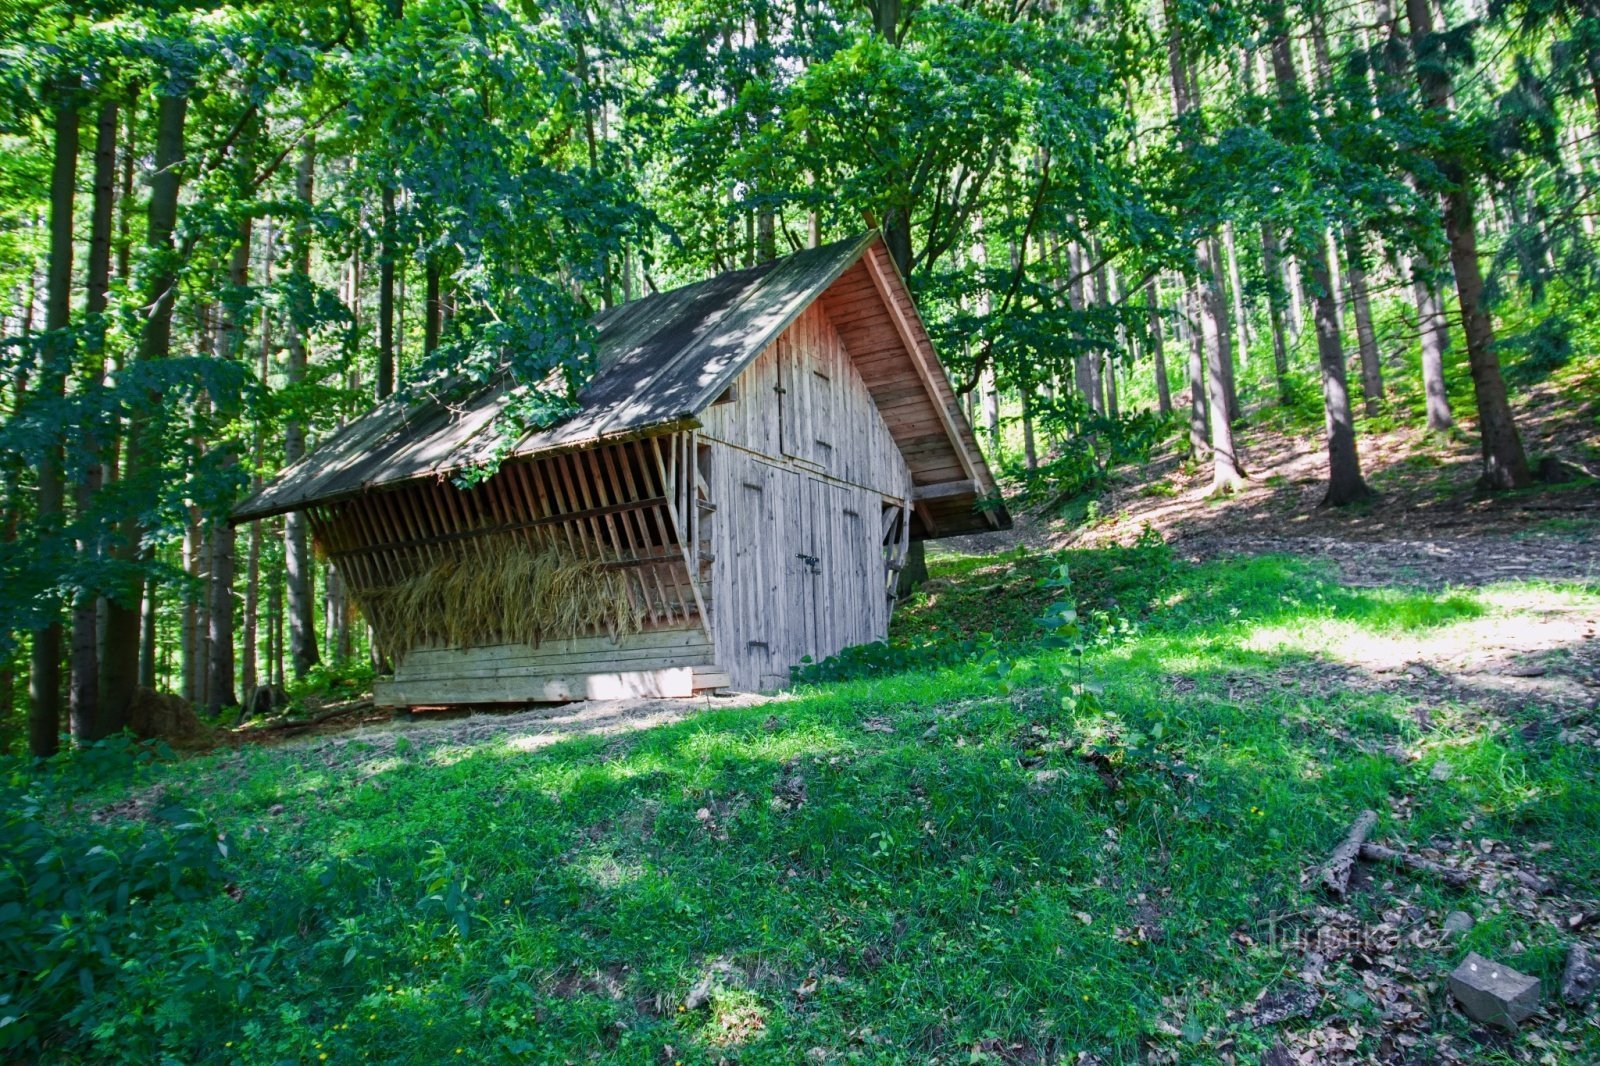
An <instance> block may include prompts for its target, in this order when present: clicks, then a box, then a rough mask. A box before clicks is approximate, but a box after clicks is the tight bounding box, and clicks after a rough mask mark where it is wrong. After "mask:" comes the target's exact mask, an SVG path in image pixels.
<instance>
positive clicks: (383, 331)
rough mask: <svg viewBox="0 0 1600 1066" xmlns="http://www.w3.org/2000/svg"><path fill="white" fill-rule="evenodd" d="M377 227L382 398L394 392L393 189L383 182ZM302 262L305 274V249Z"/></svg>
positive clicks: (308, 256)
mask: <svg viewBox="0 0 1600 1066" xmlns="http://www.w3.org/2000/svg"><path fill="white" fill-rule="evenodd" d="M305 180H306V183H307V185H306V187H307V188H308V189H309V188H310V178H309V177H307V178H306V179H305ZM307 202H309V194H308V195H307ZM380 227H381V233H380V241H381V244H382V247H381V248H380V250H379V252H378V399H380V400H382V399H385V398H386V397H388V396H390V395H392V394H393V393H394V256H395V232H394V227H395V224H394V189H393V188H391V187H390V186H389V185H387V184H385V185H384V187H383V217H382V220H381V222H380ZM307 239H309V235H307ZM306 262H307V267H306V272H307V275H308V276H309V273H310V255H309V249H308V251H307V259H306Z"/></svg>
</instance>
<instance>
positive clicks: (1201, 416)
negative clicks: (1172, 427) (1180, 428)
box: [1184, 286, 1211, 459]
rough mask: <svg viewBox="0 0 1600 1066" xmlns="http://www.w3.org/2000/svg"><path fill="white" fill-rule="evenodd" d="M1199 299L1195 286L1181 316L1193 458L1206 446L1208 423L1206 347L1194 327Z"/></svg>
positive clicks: (1204, 452)
mask: <svg viewBox="0 0 1600 1066" xmlns="http://www.w3.org/2000/svg"><path fill="white" fill-rule="evenodd" d="M1199 302H1200V298H1199V296H1198V295H1197V290H1196V288H1195V287H1194V286H1190V287H1189V289H1188V291H1187V292H1186V293H1185V294H1184V314H1185V316H1186V321H1187V324H1188V329H1187V330H1186V332H1187V333H1188V341H1189V454H1190V455H1192V456H1194V457H1195V458H1196V459H1199V458H1201V457H1202V456H1204V455H1205V454H1206V449H1207V448H1208V447H1209V445H1208V443H1207V441H1208V440H1209V439H1210V433H1211V421H1210V418H1209V417H1208V414H1209V412H1208V411H1207V408H1206V348H1205V341H1204V340H1203V339H1202V338H1201V336H1200V330H1199V327H1198V326H1197V325H1196V323H1197V321H1198V320H1199V318H1200V313H1199V311H1198V309H1197V305H1198V304H1199Z"/></svg>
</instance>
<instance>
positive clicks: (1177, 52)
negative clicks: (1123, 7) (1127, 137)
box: [1166, 0, 1244, 492]
mask: <svg viewBox="0 0 1600 1066" xmlns="http://www.w3.org/2000/svg"><path fill="white" fill-rule="evenodd" d="M1166 7H1167V58H1168V61H1169V64H1170V67H1171V75H1172V105H1173V111H1174V113H1175V114H1176V115H1177V116H1178V119H1179V122H1180V123H1181V122H1182V121H1183V119H1184V116H1186V115H1188V114H1189V113H1190V111H1192V110H1193V109H1194V107H1195V105H1196V103H1197V101H1196V100H1194V99H1193V96H1192V91H1193V90H1192V84H1193V83H1192V80H1191V77H1190V73H1189V72H1188V71H1187V70H1186V69H1185V66H1184V59H1183V49H1182V44H1181V34H1180V26H1179V24H1178V17H1177V15H1178V11H1177V4H1176V2H1175V0H1167V5H1166ZM1186 139H1188V138H1187V135H1186ZM1195 267H1196V271H1195V273H1196V282H1195V284H1196V300H1195V302H1196V304H1197V308H1196V309H1197V310H1198V312H1199V317H1200V336H1201V341H1202V343H1203V344H1204V348H1205V363H1206V374H1205V379H1206V380H1205V392H1206V401H1207V405H1208V406H1209V407H1210V409H1211V463H1212V471H1211V486H1212V490H1213V491H1219V492H1231V491H1232V490H1233V489H1234V488H1235V487H1237V485H1238V484H1239V482H1240V481H1241V480H1242V479H1243V476H1244V475H1243V473H1242V472H1241V469H1240V464H1239V458H1238V455H1237V453H1236V451H1235V448H1234V441H1233V426H1232V425H1231V424H1230V419H1231V418H1232V417H1233V415H1234V414H1235V411H1234V407H1235V406H1236V403H1235V404H1230V403H1229V396H1228V382H1229V379H1230V377H1231V367H1232V359H1233V353H1232V352H1230V351H1228V350H1227V348H1226V347H1225V344H1226V326H1225V324H1224V320H1225V317H1226V312H1225V311H1224V310H1223V303H1222V286H1221V277H1222V272H1221V268H1220V266H1219V264H1218V263H1217V260H1216V243H1215V241H1214V239H1213V238H1211V237H1209V236H1207V237H1203V238H1201V240H1200V241H1199V242H1198V243H1197V244H1196V245H1195Z"/></svg>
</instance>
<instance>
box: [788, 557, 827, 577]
mask: <svg viewBox="0 0 1600 1066" xmlns="http://www.w3.org/2000/svg"><path fill="white" fill-rule="evenodd" d="M795 558H796V559H799V560H800V561H801V562H803V563H805V564H806V572H807V573H809V574H820V573H822V560H821V559H818V558H817V557H816V556H815V555H807V554H806V553H805V552H796V553H795Z"/></svg>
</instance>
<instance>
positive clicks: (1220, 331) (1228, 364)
mask: <svg viewBox="0 0 1600 1066" xmlns="http://www.w3.org/2000/svg"><path fill="white" fill-rule="evenodd" d="M1210 244H1211V273H1212V279H1211V281H1212V286H1213V288H1214V289H1215V290H1216V293H1217V320H1216V321H1217V343H1218V344H1219V345H1220V347H1221V351H1222V358H1221V361H1220V366H1221V370H1222V394H1223V396H1224V397H1225V398H1226V399H1227V401H1228V424H1229V425H1230V426H1232V425H1237V424H1238V423H1240V422H1242V421H1244V411H1243V410H1242V409H1241V408H1240V406H1239V387H1238V385H1237V384H1236V383H1235V380H1234V374H1233V349H1234V344H1233V332H1234V326H1233V324H1232V323H1231V322H1230V320H1229V318H1228V305H1227V303H1226V301H1224V300H1223V298H1222V293H1223V291H1224V289H1226V288H1227V286H1226V285H1225V284H1224V281H1223V274H1222V249H1221V245H1220V242H1218V241H1217V239H1216V238H1214V237H1213V238H1212V239H1211V242H1210Z"/></svg>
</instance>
